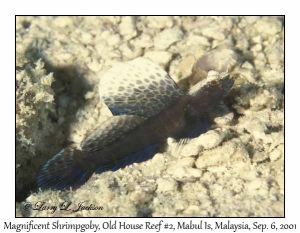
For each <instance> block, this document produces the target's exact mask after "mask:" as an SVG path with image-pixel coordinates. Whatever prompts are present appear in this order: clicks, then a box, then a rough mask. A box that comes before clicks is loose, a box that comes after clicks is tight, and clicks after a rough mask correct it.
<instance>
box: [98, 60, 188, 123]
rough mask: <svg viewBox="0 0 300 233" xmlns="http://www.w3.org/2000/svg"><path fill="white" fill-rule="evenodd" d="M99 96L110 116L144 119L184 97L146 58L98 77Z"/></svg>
mask: <svg viewBox="0 0 300 233" xmlns="http://www.w3.org/2000/svg"><path fill="white" fill-rule="evenodd" d="M99 93H100V98H101V101H102V102H104V103H105V104H106V105H107V106H108V108H109V109H110V110H111V112H112V113H113V115H136V116H142V117H146V118H148V117H151V116H153V115H155V114H157V113H158V112H160V111H161V109H163V108H165V107H167V106H168V105H170V104H171V103H173V102H175V101H177V100H178V99H180V98H181V97H182V96H183V95H184V93H183V92H182V91H181V90H180V89H179V87H178V86H177V84H176V83H175V82H174V80H173V79H172V78H171V77H170V76H169V75H168V74H167V72H166V71H164V70H163V69H162V68H161V67H160V66H159V65H157V64H155V63H153V62H152V61H150V60H149V59H146V58H137V59H135V60H133V61H130V62H125V63H118V64H116V65H114V66H113V67H112V68H111V69H110V70H109V71H108V72H106V73H105V74H104V76H103V77H102V78H101V81H100V86H99Z"/></svg>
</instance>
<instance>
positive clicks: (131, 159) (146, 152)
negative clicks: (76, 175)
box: [95, 144, 157, 174]
mask: <svg viewBox="0 0 300 233" xmlns="http://www.w3.org/2000/svg"><path fill="white" fill-rule="evenodd" d="M156 148H157V144H153V145H151V146H148V147H145V148H144V149H142V150H139V151H136V152H133V153H131V154H129V155H127V156H125V157H124V158H122V159H120V160H118V161H115V162H113V163H110V164H107V165H104V166H101V167H99V168H98V169H97V170H96V172H95V173H97V174H99V173H101V172H104V171H108V170H111V171H116V170H118V169H120V168H124V167H126V166H128V165H130V164H133V163H141V162H144V161H146V160H148V159H151V158H152V157H153V156H154V155H155V153H156Z"/></svg>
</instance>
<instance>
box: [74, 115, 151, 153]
mask: <svg viewBox="0 0 300 233" xmlns="http://www.w3.org/2000/svg"><path fill="white" fill-rule="evenodd" d="M145 120H146V118H143V117H139V116H130V115H123V116H113V117H110V118H108V119H107V120H106V121H105V122H103V123H101V124H100V125H99V126H97V127H96V128H94V129H93V130H92V131H91V132H89V133H88V135H87V136H86V137H85V138H84V139H83V140H82V142H81V144H80V146H81V148H82V149H83V150H85V151H88V152H91V151H95V150H99V149H101V147H103V146H106V145H108V144H109V143H111V142H113V141H115V140H117V139H119V138H121V137H122V136H123V135H124V134H125V133H126V132H128V131H130V130H133V129H134V128H135V127H137V126H139V125H140V124H142V123H143V122H144V121H145Z"/></svg>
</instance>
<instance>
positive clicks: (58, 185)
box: [37, 148, 94, 190]
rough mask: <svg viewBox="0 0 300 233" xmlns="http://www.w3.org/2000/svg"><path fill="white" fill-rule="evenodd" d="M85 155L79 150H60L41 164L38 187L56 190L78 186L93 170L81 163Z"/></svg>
mask: <svg viewBox="0 0 300 233" xmlns="http://www.w3.org/2000/svg"><path fill="white" fill-rule="evenodd" d="M86 155H87V153H86V152H85V151H81V150H76V149H70V148H67V149H63V150H61V151H60V152H59V153H58V154H56V155H55V156H54V157H53V158H51V159H50V160H48V161H47V162H46V164H45V165H44V166H43V168H42V170H41V172H40V174H39V175H38V178H37V184H38V187H40V188H42V189H48V188H51V189H57V190H64V189H69V188H71V187H72V189H76V188H78V187H80V186H81V185H83V184H84V183H85V182H86V181H87V180H88V179H89V178H90V177H91V176H92V174H93V172H94V170H93V169H89V168H88V167H87V166H85V165H84V164H83V160H82V158H83V157H84V156H86Z"/></svg>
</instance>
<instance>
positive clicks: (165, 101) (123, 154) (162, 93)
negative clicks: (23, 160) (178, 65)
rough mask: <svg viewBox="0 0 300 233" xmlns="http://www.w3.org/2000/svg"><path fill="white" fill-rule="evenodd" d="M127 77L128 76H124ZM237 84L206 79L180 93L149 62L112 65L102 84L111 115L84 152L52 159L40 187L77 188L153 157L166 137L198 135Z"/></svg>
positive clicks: (226, 77) (64, 153)
mask: <svg viewBox="0 0 300 233" xmlns="http://www.w3.org/2000/svg"><path fill="white" fill-rule="evenodd" d="M124 73H125V74H124ZM232 85H233V79H232V78H230V77H229V75H228V74H226V75H223V76H222V77H221V78H219V79H213V80H203V81H201V82H199V83H198V84H196V85H195V86H194V87H192V88H191V89H190V91H189V92H187V93H184V92H183V91H181V90H180V89H179V88H178V86H177V85H176V83H175V82H174V81H173V80H172V79H171V78H170V77H169V76H168V74H167V73H166V72H165V71H164V70H162V69H161V68H160V67H159V66H158V65H156V64H154V63H152V62H151V61H149V60H147V59H145V58H138V59H135V60H133V61H131V62H128V63H123V64H120V65H119V66H116V67H113V68H112V69H111V70H110V71H108V73H107V74H106V75H105V76H104V77H103V78H102V80H101V83H100V88H99V89H100V96H101V101H102V102H104V103H105V104H106V105H107V106H108V107H109V109H110V110H111V111H112V113H113V115H114V116H113V117H111V118H109V119H108V120H107V121H106V122H104V123H102V124H101V125H100V126H98V127H96V128H95V129H94V130H93V131H92V132H91V133H90V134H89V135H87V136H86V138H85V139H84V140H83V141H82V142H81V150H78V149H71V148H66V149H64V150H62V151H61V152H59V153H58V154H57V155H55V156H54V157H53V158H52V159H50V160H49V161H48V162H47V163H46V164H45V165H44V167H43V168H42V172H41V173H40V175H39V176H38V186H39V187H41V188H44V189H45V188H54V189H66V188H69V187H72V188H77V187H80V186H81V185H82V184H83V183H85V182H86V181H87V180H88V179H89V178H90V176H91V175H92V174H93V173H94V172H96V173H100V172H103V171H106V170H116V169H118V168H120V167H124V166H126V165H128V164H131V163H133V162H140V161H144V160H146V159H148V158H150V157H152V156H153V155H154V154H155V150H156V147H157V144H158V143H160V142H162V141H164V140H166V139H167V138H168V137H174V138H178V137H186V138H191V137H196V136H199V135H200V134H201V133H202V132H203V125H204V124H205V122H204V121H203V118H202V117H203V116H205V115H206V114H207V113H208V112H209V111H210V110H211V109H212V108H213V107H214V106H216V105H217V104H218V103H219V102H220V101H221V100H222V99H223V97H224V95H226V94H227V92H228V91H229V90H230V88H231V87H232Z"/></svg>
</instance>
